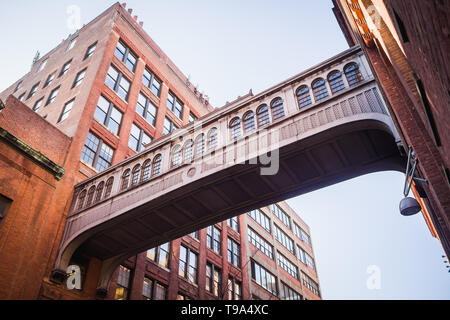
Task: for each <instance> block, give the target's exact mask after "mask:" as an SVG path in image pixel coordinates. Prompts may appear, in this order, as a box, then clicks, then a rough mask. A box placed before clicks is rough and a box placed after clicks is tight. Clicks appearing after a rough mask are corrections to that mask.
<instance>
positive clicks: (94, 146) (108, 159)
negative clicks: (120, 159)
mask: <svg viewBox="0 0 450 320" xmlns="http://www.w3.org/2000/svg"><path fill="white" fill-rule="evenodd" d="M113 156H114V150H113V149H112V148H111V147H110V146H108V145H107V144H106V143H104V142H103V140H101V139H100V138H98V137H97V136H95V135H94V134H93V133H91V132H89V134H88V137H87V138H86V142H85V143H84V147H83V151H82V153H81V160H82V161H84V162H86V163H87V164H89V165H90V166H92V167H94V168H95V169H97V170H98V171H103V170H105V169H107V168H108V167H109V166H111V163H112V159H113Z"/></svg>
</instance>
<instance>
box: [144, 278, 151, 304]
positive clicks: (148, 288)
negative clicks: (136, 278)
mask: <svg viewBox="0 0 450 320" xmlns="http://www.w3.org/2000/svg"><path fill="white" fill-rule="evenodd" d="M142 298H143V299H144V300H152V298H153V280H151V279H149V278H147V277H145V278H144V284H143V286H142Z"/></svg>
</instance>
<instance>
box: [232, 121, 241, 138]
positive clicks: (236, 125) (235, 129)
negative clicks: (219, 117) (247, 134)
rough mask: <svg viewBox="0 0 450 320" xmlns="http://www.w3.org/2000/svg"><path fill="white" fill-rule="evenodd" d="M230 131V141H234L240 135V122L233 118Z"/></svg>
mask: <svg viewBox="0 0 450 320" xmlns="http://www.w3.org/2000/svg"><path fill="white" fill-rule="evenodd" d="M230 129H231V139H233V140H236V139H237V138H239V137H240V136H241V134H242V132H241V120H240V119H239V118H234V119H233V120H231V122H230Z"/></svg>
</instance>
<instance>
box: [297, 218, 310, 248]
mask: <svg viewBox="0 0 450 320" xmlns="http://www.w3.org/2000/svg"><path fill="white" fill-rule="evenodd" d="M294 232H295V235H296V236H297V237H298V238H299V239H300V240H302V241H303V242H305V243H306V244H307V245H309V246H310V247H311V238H310V237H309V235H308V234H307V233H306V232H305V231H304V230H303V229H302V228H300V227H299V226H298V225H297V224H296V223H294Z"/></svg>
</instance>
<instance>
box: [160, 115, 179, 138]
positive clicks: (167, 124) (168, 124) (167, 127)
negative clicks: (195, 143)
mask: <svg viewBox="0 0 450 320" xmlns="http://www.w3.org/2000/svg"><path fill="white" fill-rule="evenodd" d="M175 129H178V128H177V126H176V125H175V124H174V123H173V122H172V121H170V120H169V119H167V118H165V119H164V128H163V135H166V134H169V133H171V132H172V131H174V130H175Z"/></svg>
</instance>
